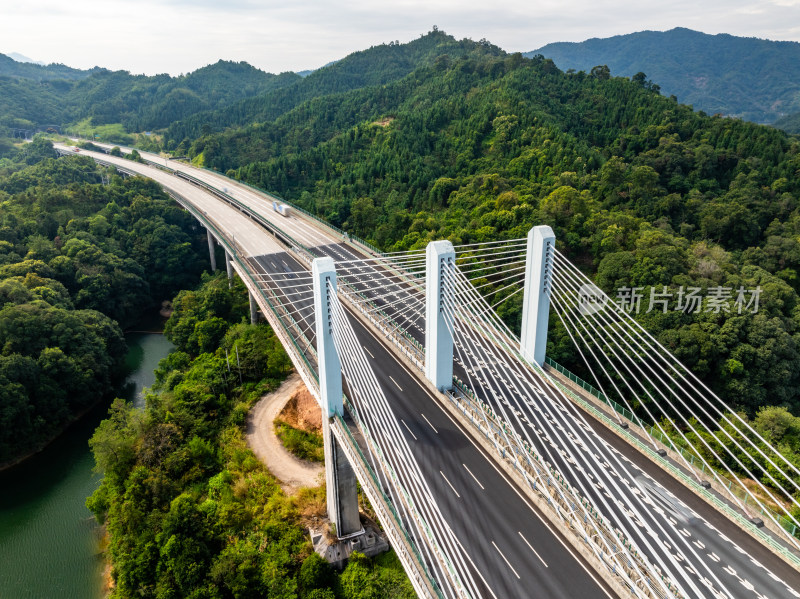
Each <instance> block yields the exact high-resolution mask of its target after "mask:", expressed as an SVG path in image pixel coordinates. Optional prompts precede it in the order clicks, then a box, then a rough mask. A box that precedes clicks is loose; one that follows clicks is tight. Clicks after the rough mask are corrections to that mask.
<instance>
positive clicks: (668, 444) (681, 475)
mask: <svg viewBox="0 0 800 599" xmlns="http://www.w3.org/2000/svg"><path fill="white" fill-rule="evenodd" d="M545 364H547V365H548V366H550V367H551V368H553V370H555V371H556V372H558V373H560V374H561V375H562V376H564V377H566V378H568V379H569V380H570V381H572V382H573V383H575V384H576V385H578V386H579V387H581V388H582V389H583V390H585V391H586V392H588V393H590V394H591V395H593V396H594V397H595V398H596V399H597V400H598V401H600V402H601V403H603V404H605V405H607V406H608V407H609V408H611V409H612V410H614V411H615V412H616V413H618V414H620V415H621V416H623V417H624V418H626V419H627V420H629V421H630V422H631V423H633V424H635V425H637V426H638V427H639V428H641V429H642V430H644V431H647V432H649V433H650V434H651V435H652V436H653V437H654V438H656V439H657V440H658V441H659V442H660V443H661V444H662V445H663V446H665V448H667V449H669V450H671V451H674V452H676V453H679V454H680V455H682V456H683V457H684V458H687V460H688V461H689V462H690V464H692V465H693V464H694V459H688V458H690V457H691V458H695V457H696V454H691V453H688V452H686V451H685V450H684V448H682V447H678V446H677V445H676V444H675V443H674V442H673V441H672V439H670V438H669V437H667V440H666V441H664V435H663V434H661V431H659V430H658V429H656V427H654V426H651V427H646V426H643V423H642V421H641V419H639V418H638V417H635V416H634V415H632V414H631V412H630V410H628V409H626V408H625V407H624V406H621V405H620V404H618V403H617V402H615V401H614V400H612V399H610V398H608V397H606V396H605V395H604V394H603V393H601V392H600V391H598V390H597V389H596V388H595V387H594V386H592V385H591V384H590V383H587V382H586V381H584V380H583V379H581V378H580V377H579V376H577V375H575V374H573V373H572V372H570V371H569V370H567V369H566V368H564V367H563V366H561V364H559V363H558V362H556V361H555V360H552V359H550V358H549V357H545ZM556 384H557V385H559V387H560V388H561V389H562V391H564V392H565V393H567V394H568V395H570V396H571V397H572V398H573V399H574V400H576V401H577V402H579V403H580V404H581V405H582V406H583V407H584V409H586V410H587V411H589V412H591V413H592V414H593V415H594V416H595V417H596V418H597V419H598V420H601V421H602V422H603V423H604V424H605V425H606V426H608V427H609V428H614V429H616V430H619V427H618V426H616V425H615V423H614V422H612V421H611V419H610V418H609V417H608V416H607V415H606V414H604V413H603V412H602V411H601V410H598V409H597V408H595V407H594V406H593V405H591V404H590V403H588V402H587V401H586V400H584V399H583V398H581V397H580V396H579V395H577V394H576V393H573V392H572V390H571V389H569V388H568V387H566V386H564V385H561V384H560V383H558V381H556ZM631 416H633V417H631ZM619 432H620V433H621V434H624V435H625V436H626V438H627V439H628V440H629V441H630V442H631V443H632V444H634V445H636V446H637V447H638V448H639V449H640V451H642V452H644V453H645V454H647V455H648V456H649V457H650V459H651V460H653V461H654V462H657V463H659V464H661V465H662V467H664V468H666V469H667V470H669V471H670V472H671V473H672V474H673V475H674V476H675V477H676V478H678V479H679V480H681V481H682V482H683V484H684V485H685V486H687V487H689V488H690V489H692V490H693V491H694V492H695V493H697V494H700V495H702V496H703V497H705V498H706V499H707V500H708V501H709V502H711V503H712V504H713V505H714V506H715V507H716V508H717V509H718V510H719V511H721V512H722V513H724V514H726V515H727V516H728V518H730V519H732V520H734V521H735V522H737V523H738V524H739V525H740V526H741V527H743V528H745V529H746V530H748V532H750V534H752V535H754V536H756V537H758V539H759V540H760V541H761V542H762V543H763V544H765V545H767V546H768V547H770V548H771V549H772V550H773V551H775V552H777V553H779V554H780V555H781V556H783V557H784V559H786V560H787V561H788V562H790V563H792V564H794V567H795V568H797V569H800V556H798V555H797V554H795V553H794V552H792V551H790V550H789V549H788V548H787V547H785V546H784V545H783V544H781V543H779V542H778V541H776V540H775V539H774V538H773V537H772V536H771V535H769V534H767V533H766V532H764V531H763V530H761V529H760V528H759V527H758V526H756V525H755V524H754V523H753V522H751V521H750V520H749V519H747V518H746V517H745V516H743V515H742V514H740V513H739V512H738V511H736V510H735V509H734V508H733V507H732V506H731V505H729V504H728V503H727V502H725V501H723V500H722V499H720V498H719V497H717V496H716V495H715V494H714V493H711V492H710V491H709V490H708V489H706V488H705V487H703V486H701V485H700V484H699V483H698V482H697V481H696V480H694V479H693V478H691V477H690V476H688V475H687V474H686V473H685V472H684V471H683V470H682V469H681V468H678V467H677V466H676V465H675V464H673V463H672V462H671V461H670V460H668V459H667V458H666V457H665V456H662V455H661V454H660V453H658V452H657V451H655V450H654V449H653V448H652V447H649V446H648V445H646V444H644V443H642V441H641V440H639V439H638V438H637V437H636V436H635V435H633V434H632V433H630V431H627V430H619ZM698 461H699V459H698ZM694 469H695V470H699V472H700V473H702V472H705V470H706V469H705V468H703V469H698V468H697V467H694ZM728 484H729V487H728V489H731V485H732V484H733V481H731V480H728ZM734 491H735V489H734ZM737 496H738V493H737ZM743 503H746V502H744V501H743ZM750 503H751V504H752V501H751V502H750ZM759 513H761V514H762V515H766V514H767V512H766V511H765V510H764V508H761V507H759ZM770 513H771V514H772V515H773V517H774V518H775V519H776V520H777V521H778V522H779V523H780V524H781V525H782V526H783V527H784V530H786V532H787V533H789V534H792V535H794V536H798V534H797V533H798V532H799V531H798V529H797V527H796V526H795V525H794V523H792V522H791V521H788V520H787V519H786V518H785V517H783V516H780V515H779V514H777V513H776V512H774V511H770ZM788 525H791V528H790V527H789V526H788Z"/></svg>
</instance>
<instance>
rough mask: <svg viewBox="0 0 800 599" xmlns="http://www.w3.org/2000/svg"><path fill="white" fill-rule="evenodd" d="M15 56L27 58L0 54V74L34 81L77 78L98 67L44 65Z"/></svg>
mask: <svg viewBox="0 0 800 599" xmlns="http://www.w3.org/2000/svg"><path fill="white" fill-rule="evenodd" d="M15 57H21V58H26V57H25V56H21V55H20V54H16V53H14V54H13V55H11V56H6V55H5V54H0V76H3V77H20V78H22V79H33V80H34V81H53V80H56V79H68V80H77V79H85V78H86V77H88V76H89V75H91V74H92V73H93V72H95V71H96V70H97V67H95V68H94V69H92V70H89V71H82V70H80V69H73V68H72V67H68V66H66V65H63V64H55V63H53V64H48V65H42V64H39V63H34V62H32V61H31V60H30V58H26V60H25V61H20V60H18V58H15Z"/></svg>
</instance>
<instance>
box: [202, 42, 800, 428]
mask: <svg viewBox="0 0 800 599" xmlns="http://www.w3.org/2000/svg"><path fill="white" fill-rule="evenodd" d="M439 35H441V34H439ZM472 48H473V52H467V53H465V55H464V56H462V57H460V58H453V57H451V56H447V55H442V56H440V57H439V58H437V59H435V60H433V61H429V62H427V63H424V64H423V65H422V66H420V67H419V68H417V69H415V70H414V71H412V72H411V73H410V74H409V75H407V76H406V77H404V78H401V79H398V80H397V81H394V82H391V83H388V84H386V85H381V86H372V87H365V88H362V89H359V90H353V91H350V92H346V93H340V94H336V95H326V96H320V97H318V98H315V99H313V100H310V101H308V102H306V103H304V104H301V105H299V106H298V107H296V108H294V109H292V110H290V111H288V112H286V113H285V114H282V115H280V116H279V117H278V118H276V119H275V120H273V121H269V122H265V123H260V124H257V125H251V126H247V127H242V128H231V129H228V130H226V131H224V132H222V133H219V134H212V135H206V136H202V137H200V138H199V139H198V140H197V141H195V142H194V143H193V144H192V146H191V147H190V149H189V154H190V156H191V157H193V158H194V159H195V160H196V161H198V162H200V163H202V164H204V165H206V166H210V167H213V168H217V169H220V170H223V171H228V172H229V173H230V174H232V175H234V176H235V177H238V178H240V179H242V180H244V181H247V182H249V183H252V184H255V185H260V186H262V187H264V188H265V189H268V190H271V191H274V192H277V193H280V194H283V195H284V196H285V197H286V198H288V199H290V200H292V201H295V202H297V203H299V204H300V205H302V206H303V207H305V208H307V209H309V210H312V211H314V212H316V213H317V214H319V215H320V216H322V217H324V218H326V219H328V220H329V221H331V222H332V223H334V224H336V225H339V226H342V227H344V228H346V229H347V230H349V231H352V232H353V233H355V234H357V235H360V236H363V237H366V238H368V239H370V240H372V241H374V242H375V243H376V244H378V245H379V246H380V247H382V248H384V249H386V250H404V249H409V248H420V247H423V246H424V244H425V243H427V241H429V240H431V239H438V238H443V237H448V238H450V239H452V240H454V241H457V242H463V243H466V242H482V241H488V240H492V239H498V238H509V237H521V236H523V235H524V234H525V233H526V231H527V230H528V228H529V227H530V226H531V225H533V224H537V223H548V224H551V225H553V226H554V228H555V230H556V233H557V235H558V239H559V245H560V246H561V247H562V248H563V249H564V250H565V251H567V252H568V253H569V254H570V255H571V256H572V257H573V259H575V260H576V261H578V262H579V263H580V264H582V265H584V267H585V268H586V269H587V270H589V271H590V272H592V273H596V280H597V282H598V284H600V286H601V287H603V289H604V290H606V291H607V292H609V293H610V294H611V295H612V296H615V295H616V290H617V288H619V287H621V286H625V285H627V286H642V287H644V293H645V297H647V296H648V294H649V289H650V286H655V287H656V288H658V289H659V290H660V289H661V286H664V285H667V286H669V287H670V288H672V289H677V288H678V287H680V286H681V285H683V286H684V287H688V286H696V287H700V288H701V289H703V290H707V289H708V288H709V287H713V286H722V287H731V288H734V289H738V288H739V287H740V286H744V287H745V288H747V289H751V288H756V287H758V286H761V288H762V289H763V294H762V299H761V306H760V310H759V312H758V314H755V315H753V314H747V315H745V314H742V315H740V314H736V313H713V312H700V313H685V312H668V313H667V314H662V313H660V312H659V313H655V312H653V313H650V314H647V315H645V314H642V315H640V316H639V318H640V319H641V320H642V321H643V322H646V325H647V327H648V328H649V329H650V330H651V331H653V332H655V333H656V334H657V335H658V336H659V338H660V339H661V340H662V342H664V343H665V344H666V345H667V346H668V347H670V348H671V349H673V351H675V353H676V354H677V355H678V356H679V357H680V358H681V359H682V360H683V361H684V362H686V363H687V364H688V365H690V366H691V367H692V368H694V369H695V371H696V372H697V373H698V374H699V375H700V376H701V377H703V378H704V379H705V380H706V381H707V382H708V383H709V384H710V385H711V386H712V387H713V388H714V389H715V390H716V391H718V392H719V393H720V394H721V395H722V396H723V397H725V398H726V400H727V401H729V402H731V403H732V404H733V405H734V406H736V407H737V408H740V409H742V410H744V411H746V412H748V413H749V414H751V415H753V414H755V413H756V411H757V410H758V408H759V407H760V406H763V405H765V404H781V405H785V406H787V407H790V408H791V409H792V410H794V411H795V412H800V393H799V392H798V383H800V349H799V348H798V342H800V332H798V331H800V328H799V327H800V312H798V310H797V306H798V302H797V299H798V296H797V291H798V288H799V287H800V282H799V281H798V279H797V269H798V267H799V266H800V246H799V245H798V241H797V239H798V233H800V212H798V208H797V206H798V202H797V200H798V194H800V181H799V180H798V177H797V174H798V169H800V156H799V155H798V143H797V142H796V141H793V140H791V139H789V138H787V136H786V135H785V134H783V133H781V132H779V131H777V130H775V129H772V128H769V127H764V126H758V125H754V124H750V123H747V122H743V121H738V120H732V119H726V118H719V117H708V116H704V115H702V114H698V113H695V112H693V111H692V110H691V108H689V107H687V106H683V105H680V104H678V103H677V102H676V101H675V100H674V99H670V98H665V97H663V96H661V95H660V94H659V93H658V92H657V91H656V90H655V89H654V88H653V86H652V85H651V84H649V83H648V82H647V81H646V80H644V79H641V78H635V80H629V79H625V78H618V77H612V76H610V74H609V72H608V71H607V70H606V69H602V68H599V69H595V70H594V71H593V72H592V73H572V74H565V73H563V72H561V71H560V70H559V69H558V68H556V66H555V64H554V63H553V62H552V61H550V60H547V59H544V58H541V57H539V58H535V59H525V58H523V57H522V56H520V55H504V54H494V53H488V54H487V53H486V52H485V46H483V45H481V44H473V45H472ZM309 79H310V77H309ZM506 293H508V291H506ZM498 299H500V297H499V296H498V297H491V300H492V301H496V300H498ZM501 311H502V314H503V316H504V317H505V318H506V319H507V321H508V322H509V323H510V324H512V325H513V326H517V327H518V326H519V296H516V297H514V298H512V300H510V301H509V302H508V303H507V304H503V305H502V306H501ZM554 327H555V328H554V330H555V332H554V334H553V335H552V340H551V345H550V350H549V353H550V355H551V357H553V358H555V359H556V360H559V361H562V362H565V363H566V364H567V365H568V366H570V367H571V368H573V369H574V370H577V371H579V373H582V374H586V376H587V377H588V374H587V373H586V372H585V371H583V370H582V369H581V367H580V364H579V360H577V359H576V356H575V355H574V350H573V349H572V348H571V343H570V341H569V339H568V338H567V337H566V336H564V333H563V331H561V330H560V328H559V327H558V326H557V325H556V324H555V323H554Z"/></svg>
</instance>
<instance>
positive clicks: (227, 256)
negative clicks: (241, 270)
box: [225, 251, 233, 288]
mask: <svg viewBox="0 0 800 599" xmlns="http://www.w3.org/2000/svg"><path fill="white" fill-rule="evenodd" d="M225 266H226V268H227V269H228V288H230V286H231V281H233V256H231V255H230V254H229V253H228V252H227V251H226V252H225Z"/></svg>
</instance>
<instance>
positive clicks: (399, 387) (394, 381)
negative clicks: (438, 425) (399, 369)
mask: <svg viewBox="0 0 800 599" xmlns="http://www.w3.org/2000/svg"><path fill="white" fill-rule="evenodd" d="M389 378H390V379H392V375H391V374H390V375H389ZM392 382H393V383H394V384H395V387H397V388H398V389H400V391H402V390H403V388H402V387H401V386H400V385H398V384H397V381H396V380H394V379H392ZM428 424H430V422H429V423H428Z"/></svg>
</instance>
